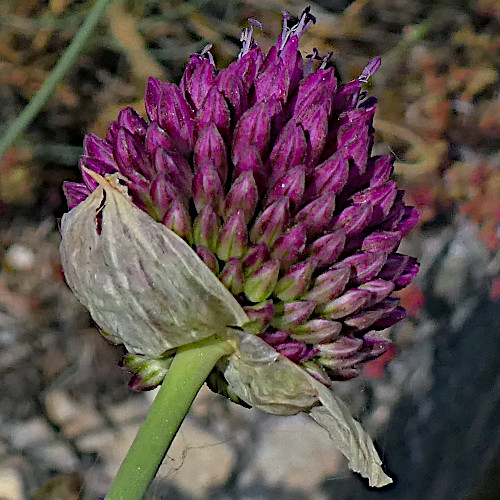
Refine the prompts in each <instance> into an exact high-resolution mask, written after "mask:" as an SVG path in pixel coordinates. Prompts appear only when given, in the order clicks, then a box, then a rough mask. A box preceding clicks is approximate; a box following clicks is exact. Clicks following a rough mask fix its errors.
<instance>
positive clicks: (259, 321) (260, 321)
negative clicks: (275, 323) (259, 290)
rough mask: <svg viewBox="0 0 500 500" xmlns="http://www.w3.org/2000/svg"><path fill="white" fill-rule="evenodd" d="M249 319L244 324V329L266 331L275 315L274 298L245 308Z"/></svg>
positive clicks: (256, 332) (252, 331)
mask: <svg viewBox="0 0 500 500" xmlns="http://www.w3.org/2000/svg"><path fill="white" fill-rule="evenodd" d="M243 309H244V311H245V313H246V315H247V316H248V319H249V321H248V322H247V323H245V324H244V325H243V329H244V330H245V331H246V332H250V333H255V334H258V333H264V332H265V331H266V330H267V327H268V326H269V324H270V323H271V320H272V319H273V317H274V313H275V309H274V303H273V301H272V300H266V301H264V302H260V303H259V304H255V305H253V306H246V307H244V308H243Z"/></svg>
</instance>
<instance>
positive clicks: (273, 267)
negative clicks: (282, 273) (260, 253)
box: [243, 260, 280, 302]
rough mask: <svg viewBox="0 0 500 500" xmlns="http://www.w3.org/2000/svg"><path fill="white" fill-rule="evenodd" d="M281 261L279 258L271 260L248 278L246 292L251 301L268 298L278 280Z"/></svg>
mask: <svg viewBox="0 0 500 500" xmlns="http://www.w3.org/2000/svg"><path fill="white" fill-rule="evenodd" d="M279 270H280V263H279V261H278V260H270V261H268V262H266V263H265V264H262V265H261V266H260V267H259V268H258V269H256V270H255V271H253V272H252V273H251V274H250V275H249V276H248V277H247V279H246V281H245V286H244V288H243V289H244V292H245V295H246V297H247V299H248V300H249V301H250V302H262V301H263V300H266V299H267V298H268V297H269V296H270V295H271V293H272V292H273V290H274V288H275V287H276V283H277V281H278V275H279Z"/></svg>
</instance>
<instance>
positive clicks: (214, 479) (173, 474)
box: [157, 421, 235, 498]
mask: <svg viewBox="0 0 500 500" xmlns="http://www.w3.org/2000/svg"><path fill="white" fill-rule="evenodd" d="M234 460H235V456H234V451H233V450H232V449H231V448H230V446H229V445H228V444H227V443H224V442H222V441H221V440H220V439H217V438H215V437H214V436H212V435H210V434H208V433H207V432H205V431H203V430H201V429H199V428H198V427H196V426H195V425H194V424H192V423H191V422H189V421H185V422H184V423H183V424H182V427H181V429H180V431H179V433H178V434H177V436H176V438H175V439H174V442H173V443H172V446H171V448H170V450H169V452H168V455H167V457H166V458H165V460H164V462H163V465H162V467H161V468H160V470H159V471H158V476H157V477H158V479H164V480H165V479H166V480H168V481H170V482H172V483H173V484H174V485H175V486H176V487H177V488H179V489H180V490H181V491H182V492H184V493H185V494H186V495H188V496H190V497H192V498H206V496H207V493H208V491H209V490H210V489H212V488H215V487H218V486H221V485H223V484H225V483H226V481H227V479H228V478H229V475H230V473H231V470H232V467H233V464H234Z"/></svg>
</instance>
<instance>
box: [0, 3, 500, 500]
mask: <svg viewBox="0 0 500 500" xmlns="http://www.w3.org/2000/svg"><path fill="white" fill-rule="evenodd" d="M91 4H92V2H90V1H84V0H79V1H70V0H2V2H1V5H0V132H2V131H3V130H5V128H6V127H7V126H8V124H10V123H11V122H12V121H13V120H14V118H15V117H16V116H17V115H18V114H19V112H20V111H21V110H22V109H23V107H24V106H25V105H26V103H27V102H28V101H29V100H30V98H31V97H32V96H33V94H34V92H35V91H36V90H37V89H38V88H39V87H40V85H41V84H42V82H43V81H44V80H45V78H46V77H47V75H48V74H49V72H50V70H51V68H52V67H53V66H54V64H55V63H56V62H57V61H58V59H59V58H60V56H61V54H62V53H63V51H64V49H65V48H66V47H67V45H68V43H69V41H70V40H71V39H72V37H73V36H74V34H75V32H76V30H77V29H78V27H79V26H80V25H81V23H82V22H83V20H84V18H85V16H86V15H87V13H88V10H89V7H90V5H91ZM307 5H310V6H311V11H312V13H313V14H314V15H315V16H316V17H317V24H316V25H315V26H313V27H311V28H310V29H309V30H308V31H307V33H306V34H305V35H304V37H303V38H302V45H301V49H302V51H303V53H311V52H312V49H313V48H314V47H315V48H317V49H318V50H319V51H320V53H325V52H328V51H333V58H332V61H333V62H334V63H335V65H336V66H337V68H338V70H339V73H340V75H341V76H342V78H343V79H344V81H349V80H350V79H352V78H355V77H357V76H358V75H359V74H360V72H361V70H362V69H363V67H364V65H365V64H366V63H367V61H368V60H369V59H370V58H371V57H373V56H376V55H380V56H382V58H383V64H382V67H381V68H380V70H379V71H378V72H377V74H376V75H375V77H374V78H372V81H371V82H370V87H371V88H370V93H371V94H372V95H375V96H377V97H378V99H379V107H378V111H377V114H376V120H375V128H376V129H377V144H376V146H375V152H376V153H377V154H380V153H388V152H392V154H394V155H395V157H396V158H397V162H396V175H397V177H398V180H399V182H400V183H401V184H402V185H403V186H404V187H405V188H406V189H407V194H406V196H407V203H409V204H414V205H416V206H417V207H418V209H419V210H420V212H421V223H420V226H419V228H418V229H417V230H415V231H414V232H413V233H412V235H411V236H410V238H409V239H408V241H406V242H405V243H404V251H405V253H409V254H410V255H414V256H416V257H418V259H419V260H420V262H421V265H422V271H421V273H420V275H419V276H418V279H417V280H415V283H414V284H412V285H411V286H410V287H408V288H406V289H405V290H404V291H403V292H402V294H401V295H402V301H403V304H404V306H405V307H406V308H407V309H408V311H409V319H408V320H407V321H406V322H404V323H403V324H401V325H399V326H398V327H397V328H393V331H392V337H393V338H394V340H395V343H396V346H397V347H396V348H395V349H394V350H393V351H391V352H390V353H386V354H385V355H384V356H383V357H382V358H380V359H379V360H376V361H374V362H372V363H371V364H369V365H367V366H366V369H365V372H364V374H363V375H362V376H361V377H359V378H357V379H355V380H353V381H350V382H342V383H338V384H337V385H336V386H335V390H336V391H337V392H338V393H340V394H342V396H343V397H344V398H345V400H346V401H347V402H348V403H349V405H350V407H351V408H352V411H353V412H354V414H355V415H356V416H357V417H358V418H359V419H360V420H361V421H362V422H363V424H364V426H365V428H366V429H367V430H368V431H369V432H370V433H371V435H372V436H374V437H375V439H376V442H377V446H378V448H379V450H380V452H381V454H382V456H383V457H384V461H385V464H386V467H387V470H388V471H389V473H390V474H391V475H392V476H393V477H395V479H396V483H395V485H393V486H391V487H389V488H387V489H384V490H382V491H378V492H374V491H370V490H369V489H368V488H367V487H366V485H365V483H364V482H363V481H362V480H361V479H359V478H358V477H355V476H353V475H352V474H351V473H349V471H348V470H347V468H346V466H345V464H344V462H343V460H342V458H341V457H340V456H339V454H338V452H336V450H335V449H333V446H332V445H331V442H330V441H329V440H328V439H327V438H326V436H325V434H324V431H322V430H321V429H320V428H319V427H317V426H316V424H314V423H313V422H312V420H311V421H310V420H308V419H307V418H306V417H302V416H299V417H287V418H279V417H271V416H269V415H265V414H262V413H259V412H257V411H253V410H246V409H243V408H240V407H237V406H236V405H232V404H229V403H228V402H227V401H226V400H223V399H222V398H220V397H217V396H215V395H213V394H212V393H210V391H208V390H202V391H201V393H200V394H199V397H198V399H197V400H196V402H195V404H194V406H193V409H192V411H191V414H190V416H189V417H188V419H187V420H186V422H185V423H184V425H183V427H182V429H181V432H180V433H179V435H178V437H177V438H176V441H175V443H174V446H173V448H172V450H171V452H170V453H169V456H168V457H167V459H166V460H165V463H164V465H163V467H162V468H161V469H160V474H159V476H158V479H157V480H156V481H155V483H154V484H153V486H152V487H151V488H150V492H149V497H148V498H151V499H152V498H157V499H162V498H169V499H180V500H184V499H185V500H196V499H213V500H216V499H217V500H219V499H229V500H230V499H245V500H246V499H248V500H250V499H252V500H257V499H262V500H267V499H277V500H280V499H292V500H293V499H297V500H308V499H312V500H328V499H335V500H351V499H352V500H363V499H368V500H370V499H372V498H373V499H378V498H381V499H382V500H390V499H398V500H413V499H421V498H429V499H431V500H450V499H452V500H454V499H464V500H489V499H492V500H493V499H498V498H500V361H499V360H500V326H499V324H500V322H499V316H500V315H499V312H500V307H499V306H500V277H499V276H500V273H499V270H500V253H499V236H500V234H499V224H500V149H499V146H500V86H499V66H500V1H499V0H477V1H473V0H455V1H453V0H449V1H446V0H433V1H431V0H429V1H426V0H356V1H354V2H346V1H343V0H329V1H317V2H307V3H303V2H299V1H279V0H274V1H271V0H237V1H223V0H192V1H187V2H184V1H175V0H146V1H141V0H124V1H122V2H115V3H113V4H112V6H111V7H110V9H109V11H108V14H107V16H105V17H103V19H102V21H101V23H100V24H99V27H98V29H97V30H96V32H95V33H94V36H93V37H92V39H91V41H90V43H89V44H88V45H87V48H86V50H85V52H84V55H82V56H81V57H80V58H79V59H78V61H77V63H76V64H75V65H74V67H73V69H72V70H71V72H70V73H69V75H68V76H67V77H66V78H65V80H64V81H63V83H62V84H61V85H60V86H59V87H58V89H57V92H56V93H55V95H54V96H53V97H52V98H51V99H50V101H49V102H48V104H47V105H46V106H45V108H44V110H43V112H42V113H40V115H39V116H38V117H37V119H36V121H35V122H34V123H33V124H32V125H31V126H30V128H29V129H28V132H27V133H26V134H25V135H24V136H23V138H22V140H20V141H18V143H17V144H16V147H15V148H11V149H10V150H9V151H8V153H7V155H6V156H5V157H4V158H3V159H2V160H1V161H0V381H1V382H0V499H2V500H23V499H31V498H34V499H35V500H43V499H45V500H47V499H50V500H56V499H58V500H59V499H60V500H71V499H76V498H82V499H85V500H96V499H99V498H102V497H103V496H104V494H105V492H106V489H107V487H108V486H109V484H110V480H111V478H112V476H113V475H114V473H115V472H116V470H117V468H118V466H119V464H120V462H121V459H122V458H123V456H124V453H125V452H126V450H127V448H128V446H129V444H130V442H131V440H132V439H133V436H134V434H135V432H136V429H137V425H138V424H139V423H140V422H141V421H142V419H143V418H144V415H145V413H146V412H147V408H148V405H149V404H150V401H151V398H152V396H153V395H152V394H151V393H134V392H132V391H131V390H129V389H128V387H127V382H128V379H129V374H127V373H126V372H124V371H123V370H122V369H121V368H120V367H119V366H118V362H119V360H120V358H121V356H122V354H123V352H122V350H121V349H120V348H117V347H113V346H110V345H109V344H107V343H106V342H105V341H104V340H103V339H102V338H101V337H100V335H99V334H98V333H97V331H96V330H95V329H94V328H93V327H92V325H91V323H90V321H89V317H88V315H87V313H86V312H85V311H84V310H83V309H82V307H81V306H80V305H79V304H78V303H77V302H76V300H75V299H74V298H73V296H72V295H71V293H70V292H69V290H68V289H67V288H66V286H65V284H64V282H63V279H62V274H61V269H60V263H59V255H58V244H59V234H58V231H57V219H58V218H59V217H61V215H62V214H63V213H64V212H65V211H66V203H65V200H64V199H63V195H62V191H61V183H62V181H63V180H77V178H78V171H77V161H78V157H79V155H80V154H81V152H82V147H81V145H82V140H83V136H84V134H85V133H87V132H95V133H97V134H99V135H103V134H104V133H105V130H106V128H107V126H108V124H109V122H111V121H112V120H114V119H115V118H116V116H117V114H118V111H119V110H120V109H121V108H122V107H124V106H126V105H131V106H133V107H135V108H136V109H137V110H138V111H139V112H142V110H143V102H142V96H143V92H144V88H145V83H146V78H147V77H148V76H154V77H157V78H162V79H167V80H171V81H174V82H178V81H179V79H180V76H181V74H182V71H183V67H184V64H185V63H186V61H187V58H188V56H189V54H191V53H194V52H199V51H200V50H201V49H202V48H203V47H204V46H205V45H207V44H209V43H210V44H213V49H212V53H213V54H214V57H215V61H216V64H217V65H218V67H224V66H225V65H226V64H227V63H228V62H229V61H230V60H232V59H233V58H234V57H235V56H236V54H237V53H238V51H239V34H240V32H241V29H242V28H243V27H244V26H246V20H247V19H248V18H250V17H253V18H256V19H258V20H260V21H261V22H262V24H263V26H264V29H263V31H262V32H260V33H257V36H256V38H257V41H258V43H259V44H260V45H261V46H262V47H265V48H268V47H269V46H270V45H271V44H272V43H273V41H274V40H276V38H277V36H278V34H279V32H280V29H281V14H280V11H281V10H287V11H289V12H290V13H292V14H294V15H298V14H300V13H301V11H302V10H303V9H304V7H306V6H307ZM391 358H393V359H392V360H391ZM389 361H391V363H390V364H388V362H389Z"/></svg>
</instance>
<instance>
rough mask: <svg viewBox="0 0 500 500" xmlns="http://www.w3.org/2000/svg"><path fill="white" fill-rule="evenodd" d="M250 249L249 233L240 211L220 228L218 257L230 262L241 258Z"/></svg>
mask: <svg viewBox="0 0 500 500" xmlns="http://www.w3.org/2000/svg"><path fill="white" fill-rule="evenodd" d="M247 248H248V233H247V226H246V224H245V219H244V218H243V212H242V211H241V210H238V212H236V213H235V214H234V215H233V216H232V217H231V218H230V219H229V220H227V221H226V222H225V224H224V225H223V226H222V227H221V228H220V231H219V237H218V239H217V257H219V259H220V260H224V261H228V260H229V259H232V258H234V257H237V258H240V257H242V256H243V254H244V253H245V251H246V249H247Z"/></svg>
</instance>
